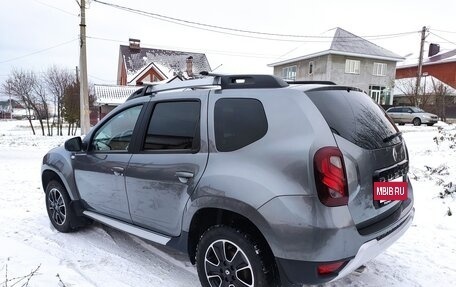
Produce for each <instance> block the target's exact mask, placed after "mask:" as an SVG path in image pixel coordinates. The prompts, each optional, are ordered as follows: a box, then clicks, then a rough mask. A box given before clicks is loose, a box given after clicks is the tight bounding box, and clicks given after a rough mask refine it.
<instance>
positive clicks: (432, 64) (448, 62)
mask: <svg viewBox="0 0 456 287" xmlns="http://www.w3.org/2000/svg"><path fill="white" fill-rule="evenodd" d="M417 73H418V57H417V56H416V55H411V56H410V57H409V58H407V60H406V61H405V62H404V63H402V64H401V65H398V67H397V69H396V79H403V78H410V77H416V76H417ZM422 73H423V75H430V76H433V77H435V78H437V79H439V80H440V81H442V82H444V83H445V84H447V85H450V86H451V87H453V88H456V49H454V50H450V51H445V52H443V51H440V46H439V45H437V44H432V43H431V44H430V45H429V50H428V53H427V56H425V57H424V59H423V68H422Z"/></svg>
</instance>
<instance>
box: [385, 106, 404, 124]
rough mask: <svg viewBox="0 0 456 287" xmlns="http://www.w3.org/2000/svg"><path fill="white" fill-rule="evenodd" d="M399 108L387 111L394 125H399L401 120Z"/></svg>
mask: <svg viewBox="0 0 456 287" xmlns="http://www.w3.org/2000/svg"><path fill="white" fill-rule="evenodd" d="M401 111H402V110H401V108H392V109H390V110H389V111H388V115H389V116H390V117H391V118H392V119H393V120H394V122H396V123H400V122H401V121H402V119H401Z"/></svg>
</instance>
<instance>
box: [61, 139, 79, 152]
mask: <svg viewBox="0 0 456 287" xmlns="http://www.w3.org/2000/svg"><path fill="white" fill-rule="evenodd" d="M65 149H66V150H67V151H74V152H77V151H82V149H83V145H82V139H81V137H74V138H71V139H69V140H67V141H65Z"/></svg>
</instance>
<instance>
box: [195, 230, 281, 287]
mask: <svg viewBox="0 0 456 287" xmlns="http://www.w3.org/2000/svg"><path fill="white" fill-rule="evenodd" d="M263 254H264V253H263V250H262V249H261V248H260V245H259V244H257V243H256V242H255V241H254V240H252V238H251V237H250V236H249V235H248V234H247V233H244V232H242V231H240V230H237V229H234V228H232V227H229V226H224V225H217V226H213V227H211V228H209V229H208V230H207V231H206V232H204V234H203V235H202V236H201V238H200V241H199V242H198V246H197V251H196V267H197V271H198V277H199V279H200V282H201V284H202V286H203V287H214V286H228V287H230V286H252V287H259V286H271V285H272V284H271V283H272V282H273V280H272V278H268V277H270V276H269V274H271V272H269V271H270V270H272V269H271V266H267V265H266V263H265V262H267V260H266V258H263ZM268 279H269V280H268Z"/></svg>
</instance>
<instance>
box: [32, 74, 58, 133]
mask: <svg viewBox="0 0 456 287" xmlns="http://www.w3.org/2000/svg"><path fill="white" fill-rule="evenodd" d="M33 91H34V93H35V97H36V99H37V101H38V103H39V106H40V107H39V112H38V113H37V117H38V118H39V119H45V120H46V128H47V135H48V136H52V134H53V132H52V131H53V130H52V127H51V126H50V123H49V118H50V114H49V101H50V99H49V94H48V92H47V90H46V87H45V84H44V80H43V79H37V80H36V81H35V84H34V85H33Z"/></svg>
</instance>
